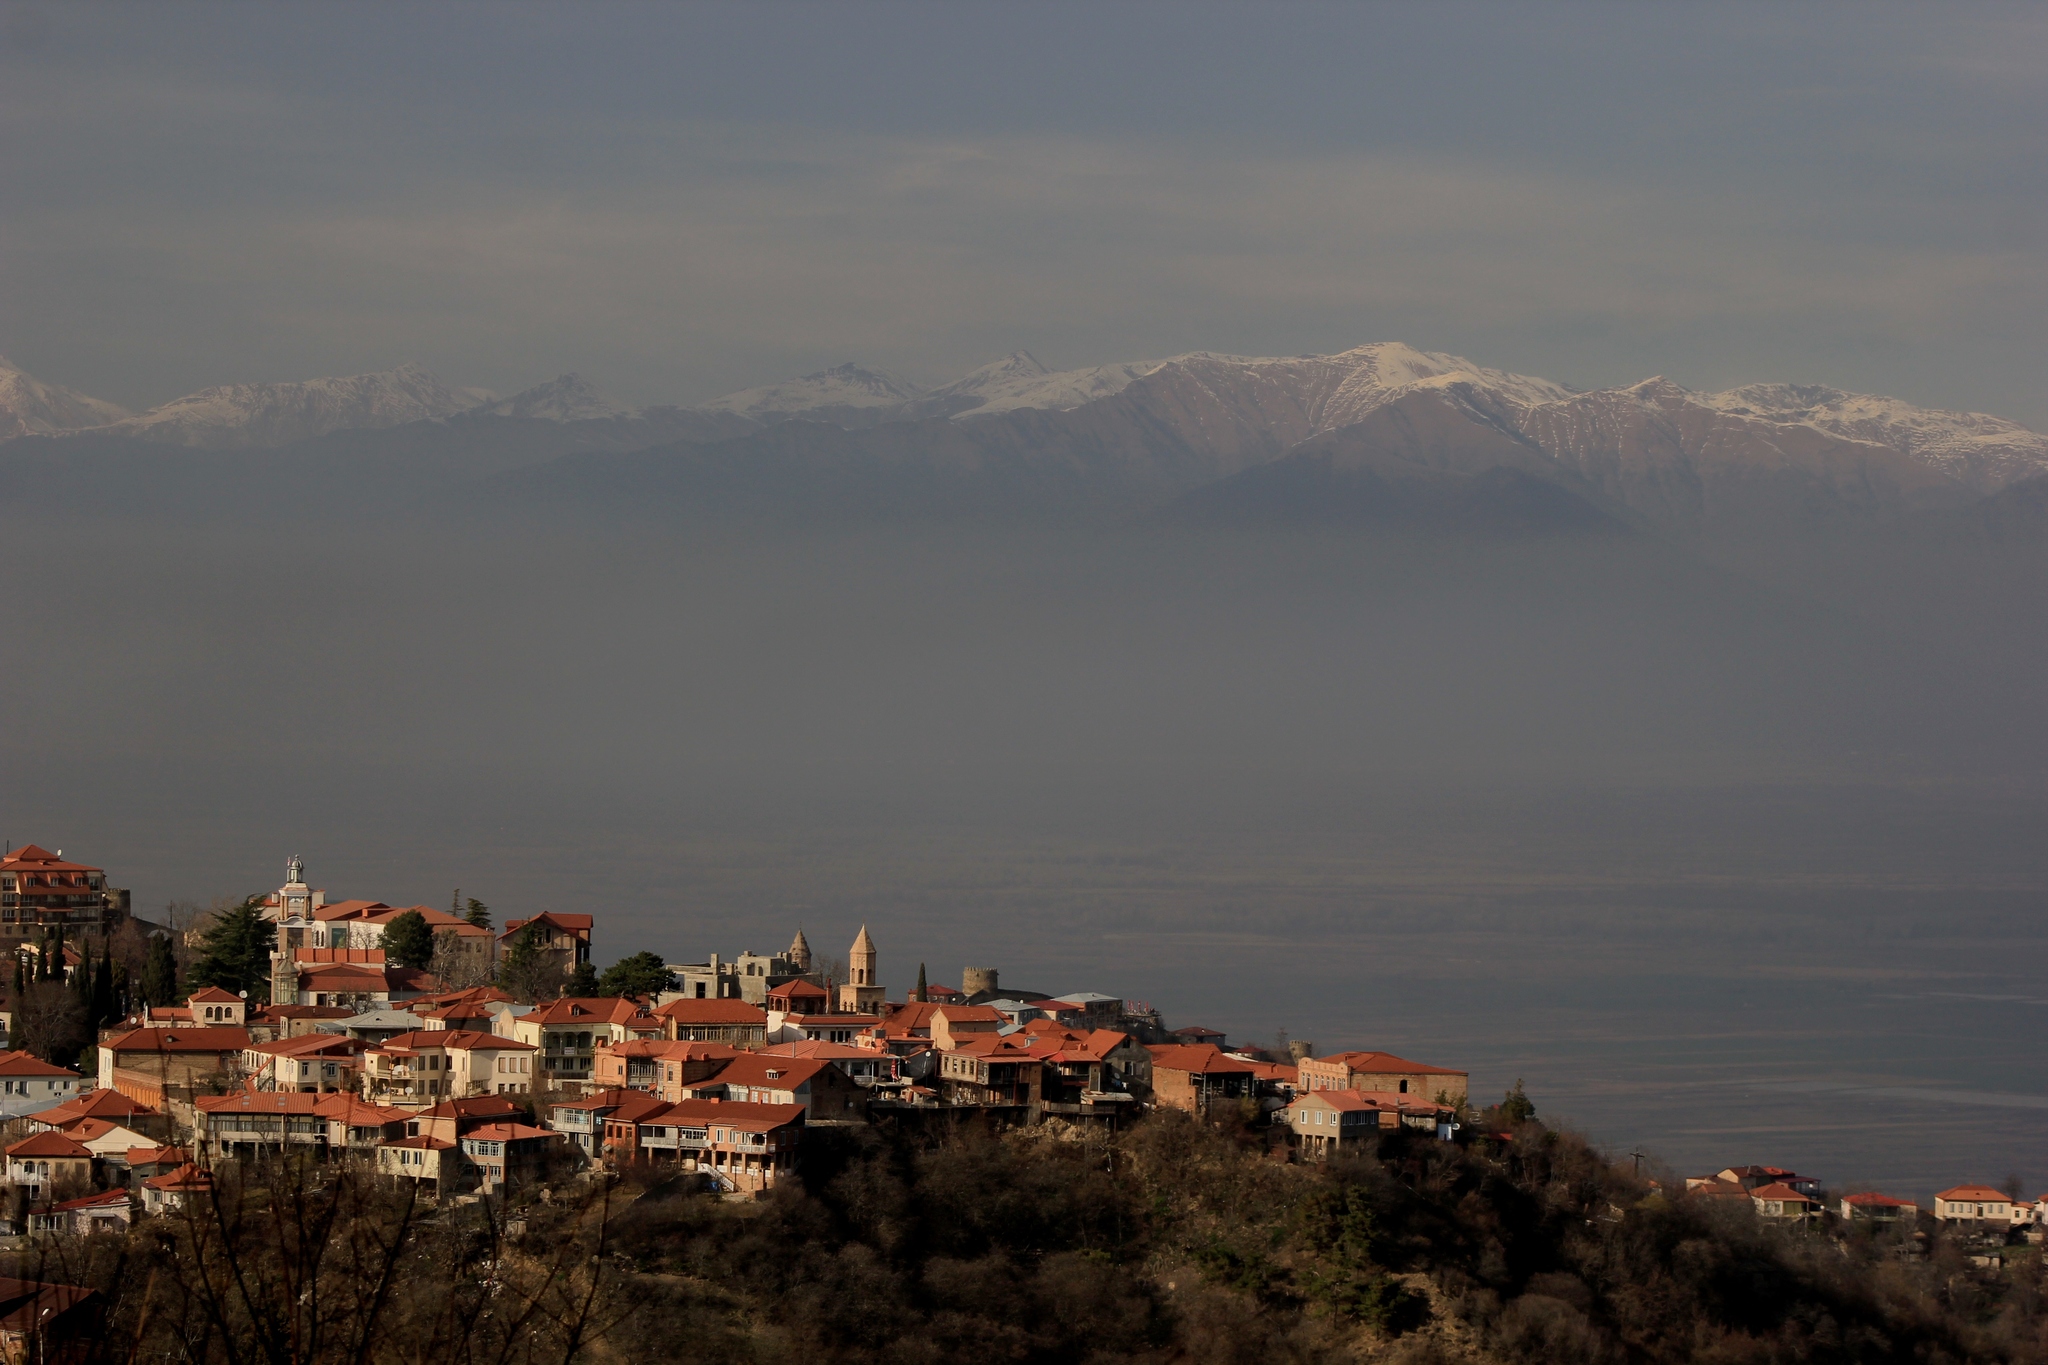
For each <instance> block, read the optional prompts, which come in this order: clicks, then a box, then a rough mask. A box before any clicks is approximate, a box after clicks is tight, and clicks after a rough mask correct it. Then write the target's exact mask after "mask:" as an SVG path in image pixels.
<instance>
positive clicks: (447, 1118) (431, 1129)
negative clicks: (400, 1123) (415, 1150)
mask: <svg viewBox="0 0 2048 1365" xmlns="http://www.w3.org/2000/svg"><path fill="white" fill-rule="evenodd" d="M525 1113H526V1111H525V1110H524V1109H521V1108H520V1107H519V1106H518V1105H516V1104H514V1103H513V1102H512V1101H511V1100H508V1099H506V1098H505V1097H504V1096H503V1095H478V1096H476V1097H475V1098H473V1099H466V1100H442V1101H441V1102H440V1103H439V1104H437V1105H435V1106H434V1107H433V1108H432V1109H421V1110H417V1111H415V1112H414V1113H413V1114H412V1115H411V1116H410V1117H409V1118H407V1119H406V1121H405V1135H406V1136H407V1137H430V1138H442V1139H444V1140H446V1141H448V1142H453V1141H455V1139H456V1138H459V1137H461V1136H462V1135H463V1134H464V1133H466V1132H468V1131H469V1130H470V1129H472V1128H481V1127H482V1126H483V1125H484V1124H486V1123H503V1122H505V1121H506V1120H508V1119H515V1118H520V1117H523V1116H524V1115H525Z"/></svg>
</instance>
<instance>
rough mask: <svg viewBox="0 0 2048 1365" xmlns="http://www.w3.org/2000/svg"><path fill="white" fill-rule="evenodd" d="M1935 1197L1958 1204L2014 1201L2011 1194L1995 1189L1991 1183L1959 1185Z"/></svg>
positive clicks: (2007, 1202)
mask: <svg viewBox="0 0 2048 1365" xmlns="http://www.w3.org/2000/svg"><path fill="white" fill-rule="evenodd" d="M1934 1197H1935V1198H1936V1199H1946V1200H1949V1201H1950V1202H1951V1203H1956V1204H1962V1203H1971V1204H1983V1203H1990V1202H1994V1201H1995V1202H1997V1203H2001V1204H2010V1203H2011V1202H2012V1196H2011V1195H2009V1194H2007V1193H2006V1192H2005V1191H2004V1190H1994V1189H1992V1188H1991V1187H1990V1186H1989V1185H1958V1186H1956V1187H1955V1188H1954V1189H1952V1190H1943V1191H1942V1192H1941V1193H1940V1194H1937V1195H1935V1196H1934Z"/></svg>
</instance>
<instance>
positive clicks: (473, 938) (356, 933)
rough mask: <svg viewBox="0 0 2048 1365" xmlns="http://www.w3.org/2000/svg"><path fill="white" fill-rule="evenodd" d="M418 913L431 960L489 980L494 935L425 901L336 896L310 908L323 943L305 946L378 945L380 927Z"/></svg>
mask: <svg viewBox="0 0 2048 1365" xmlns="http://www.w3.org/2000/svg"><path fill="white" fill-rule="evenodd" d="M410 914H417V915H418V916H419V917H420V918H421V919H423V920H425V921H426V922H427V928H428V929H429V930H431V931H432V932H433V935H434V953H435V965H436V967H437V968H438V967H440V966H441V965H443V964H444V963H445V964H446V965H447V967H448V969H449V973H450V975H451V976H452V977H453V978H454V979H456V980H458V981H461V980H468V981H480V980H488V979H489V978H490V975H491V964H492V963H493V961H495V958H494V952H495V945H496V943H497V939H496V938H495V936H493V935H492V933H491V931H490V930H489V929H487V928H485V927H484V926H482V925H480V924H471V923H470V922H469V921H468V920H466V919H463V918H462V917H461V916H459V915H451V914H449V913H448V912H447V911H446V910H436V909H434V908H433V907H432V906H430V905H408V906H398V905H385V904H384V903H382V902H381V901H339V902H337V903H335V904H333V905H329V906H326V907H324V908H322V909H320V910H317V911H315V912H314V915H313V917H314V919H315V920H317V921H320V922H321V923H322V924H324V925H325V926H326V935H325V937H326V940H327V941H326V943H325V944H321V943H319V942H318V941H317V935H316V941H315V942H314V943H313V944H311V945H309V946H313V947H323V946H324V947H328V948H382V947H383V946H384V931H385V930H386V929H388V928H389V927H390V926H391V921H393V920H395V919H397V918H398V917H399V916H401V915H410Z"/></svg>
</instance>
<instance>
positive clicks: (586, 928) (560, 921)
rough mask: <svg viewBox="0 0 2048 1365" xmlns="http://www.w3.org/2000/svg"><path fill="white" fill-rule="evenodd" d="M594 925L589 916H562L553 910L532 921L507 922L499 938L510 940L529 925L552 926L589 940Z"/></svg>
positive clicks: (540, 914)
mask: <svg viewBox="0 0 2048 1365" xmlns="http://www.w3.org/2000/svg"><path fill="white" fill-rule="evenodd" d="M592 923H593V921H592V920H591V918H590V916H588V915H562V914H557V913H556V912H555V911H553V910H543V911H541V912H540V913H539V914H538V915H535V916H534V917H533V918H532V919H508V920H506V921H505V928H504V931H503V932H502V933H500V934H499V935H498V938H499V940H500V941H501V942H502V941H503V940H506V939H509V938H511V937H512V935H514V934H516V933H518V932H519V931H520V930H521V929H524V928H525V927H526V926H527V925H529V924H551V925H553V926H554V927H555V928H557V929H560V930H562V931H563V932H564V933H569V934H575V935H577V936H578V937H580V938H588V937H590V926H591V924H592Z"/></svg>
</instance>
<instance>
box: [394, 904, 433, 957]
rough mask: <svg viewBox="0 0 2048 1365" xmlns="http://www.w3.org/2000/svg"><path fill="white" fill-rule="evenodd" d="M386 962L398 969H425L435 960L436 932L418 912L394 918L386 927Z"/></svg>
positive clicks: (411, 911) (414, 911)
mask: <svg viewBox="0 0 2048 1365" xmlns="http://www.w3.org/2000/svg"><path fill="white" fill-rule="evenodd" d="M383 941H384V960H385V961H386V962H388V963H391V964H392V965H393V966H396V967H425V966H426V965H427V964H428V963H429V962H432V961H433V960H434V931H433V929H432V927H430V926H429V925H428V924H427V917H426V916H425V915H422V914H421V913H420V912H419V911H417V910H408V911H406V912H405V913H404V914H402V915H397V916H394V917H393V918H392V920H391V922H390V923H389V924H387V925H385V926H384V940H383Z"/></svg>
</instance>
